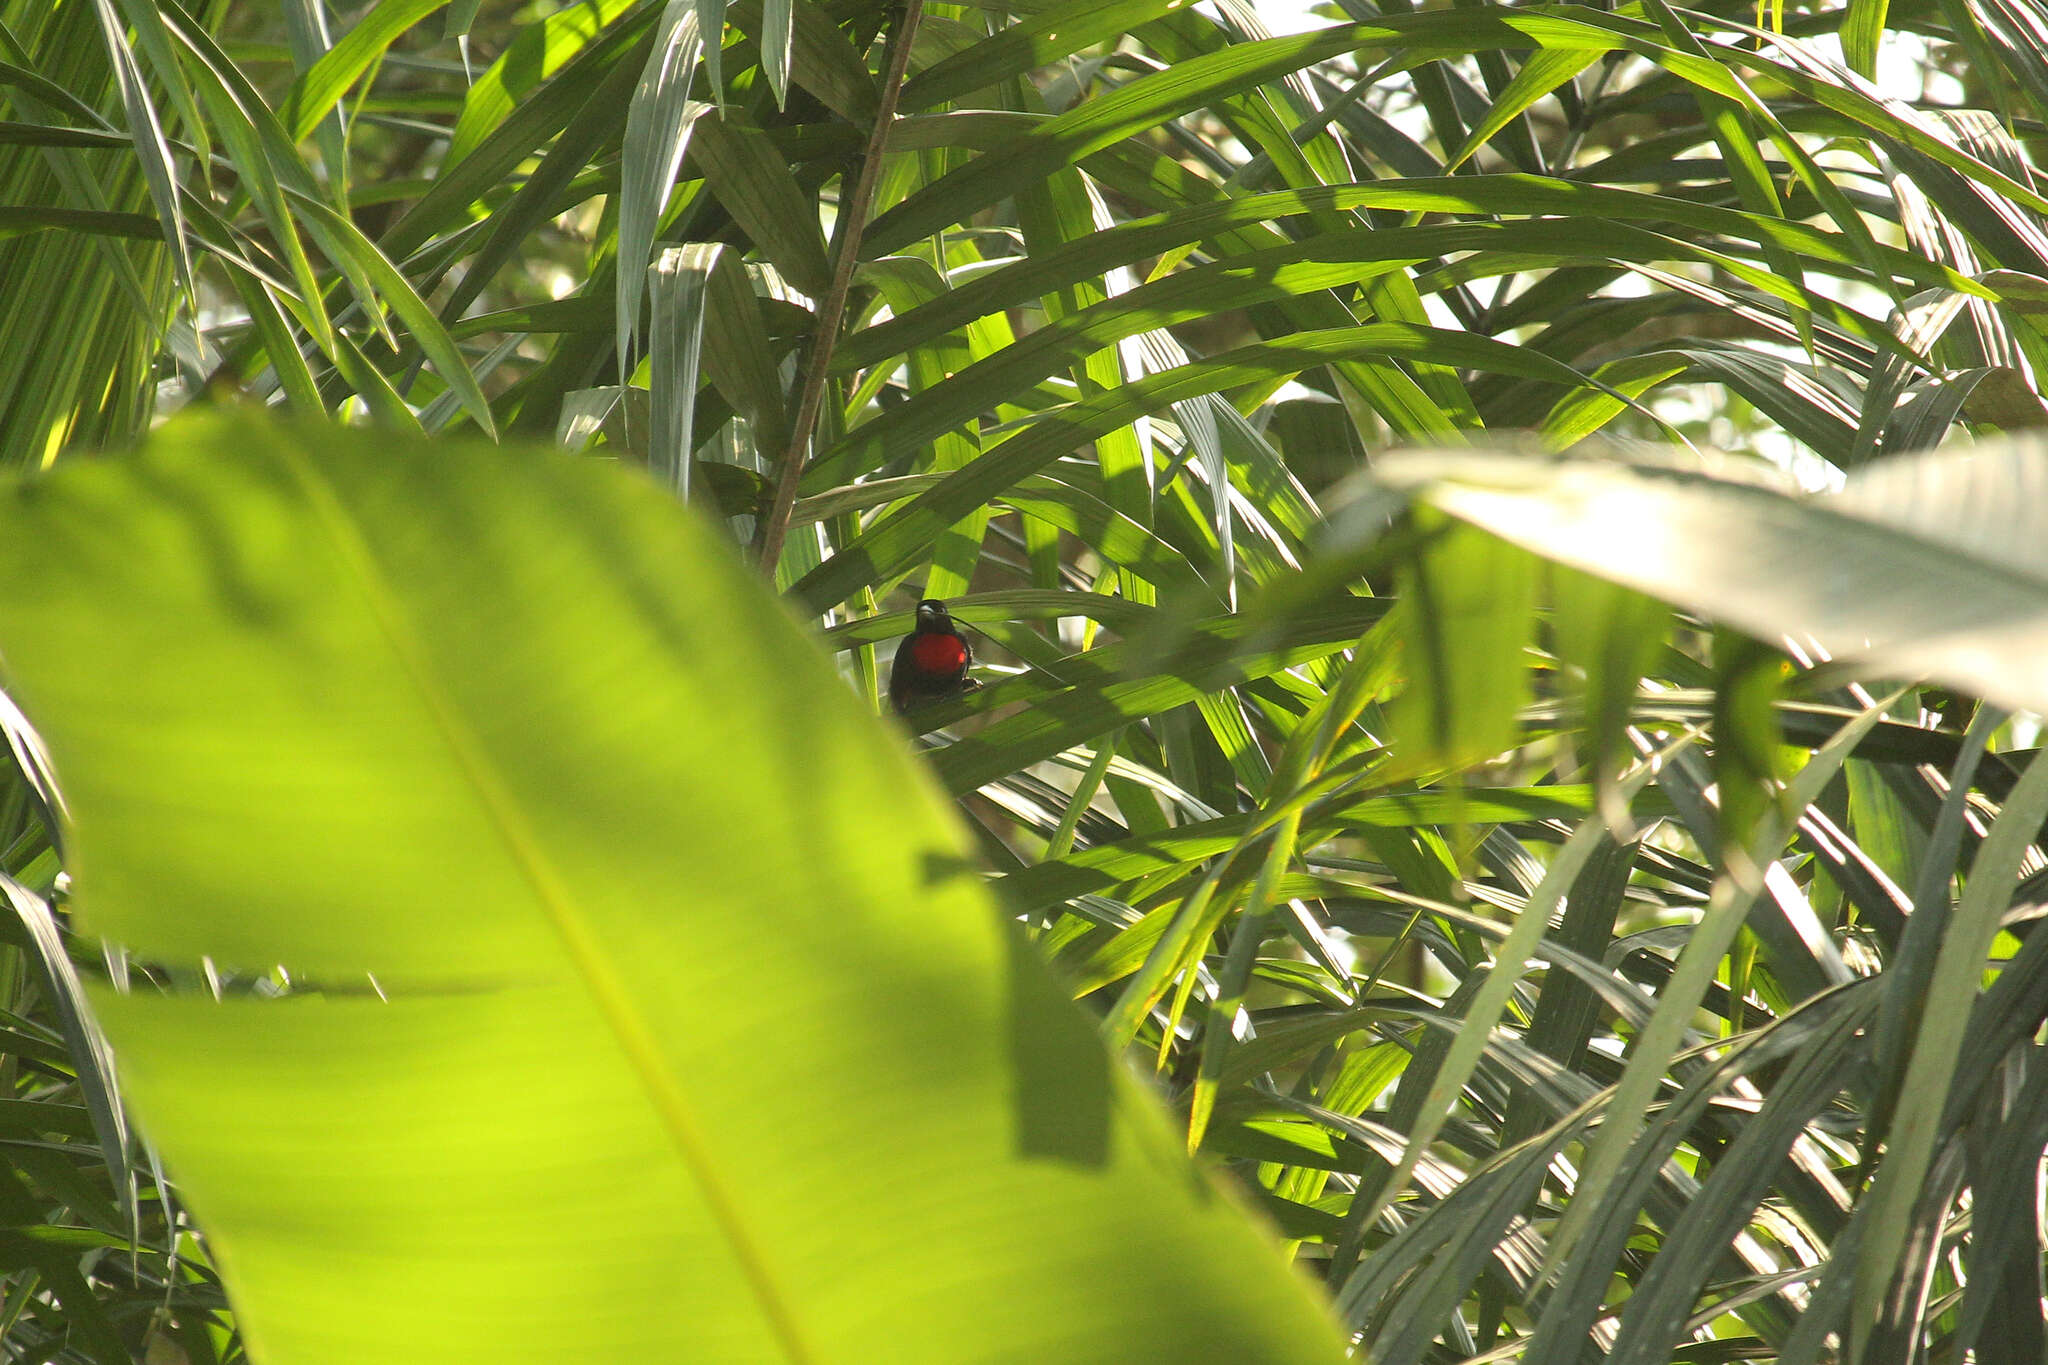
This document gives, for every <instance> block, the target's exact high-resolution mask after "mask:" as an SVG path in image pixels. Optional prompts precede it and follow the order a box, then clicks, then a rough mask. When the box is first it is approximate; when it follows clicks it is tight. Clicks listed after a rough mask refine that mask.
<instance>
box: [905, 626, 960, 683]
mask: <svg viewBox="0 0 2048 1365" xmlns="http://www.w3.org/2000/svg"><path fill="white" fill-rule="evenodd" d="M910 659H911V662H912V663H914V664H916V665H917V671H918V672H920V673H923V674H925V675H926V676H928V677H949V676H951V675H953V674H955V673H958V672H959V671H960V670H961V669H963V668H965V667H967V643H966V642H965V641H964V640H962V639H961V638H960V637H959V636H957V635H920V636H918V637H917V638H915V639H914V640H912V641H911V642H910Z"/></svg>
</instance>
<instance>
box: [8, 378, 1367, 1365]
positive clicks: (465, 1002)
mask: <svg viewBox="0 0 2048 1365" xmlns="http://www.w3.org/2000/svg"><path fill="white" fill-rule="evenodd" d="M0 651H4V656H5V659H6V682H7V685H8V687H9V690H10V693H11V694H12V695H14V696H15V697H16V698H17V699H18V700H19V701H20V703H21V704H22V706H23V708H24V709H25V710H26V711H27V712H28V714H29V715H30V717H31V718H32V720H33V721H34V723H35V724H36V725H37V726H38V727H39V729H40V731H41V733H42V735H43V737H44V739H45V740H46V741H47V743H48V747H49V750H50V753H51V754H52V756H53V758H54V762H55V767H56V770H57V771H58V772H59V774H60V775H61V780H62V782H63V784H64V792H65V796H66V799H67V801H68V805H69V810H70V823H69V826H68V828H67V831H66V833H67V838H66V845H67V855H68V856H69V857H70V859H71V862H72V870H73V873H74V876H75V879H76V882H75V890H76V896H75V904H76V906H77V910H78V914H79V915H80V916H81V918H82V920H83V922H85V923H86V924H88V925H89V926H90V927H91V928H92V929H93V930H95V931H97V932H99V933H101V934H104V935H107V936H109V937H110V938H113V939H116V940H118V941H120V942H122V943H124V944H126V945H128V947H129V948H130V949H131V950H132V952H134V953H135V954H136V955H138V956H140V957H142V958H143V959H145V960H150V961H156V962H161V963H166V964H170V965H171V966H173V967H178V968H194V969H196V967H197V966H198V964H199V962H200V961H201V960H202V959H206V960H211V961H212V962H215V963H218V964H220V965H221V967H222V968H224V969H227V970H229V971H231V972H232V971H235V970H243V971H247V970H265V969H267V968H269V966H270V965H271V964H278V963H282V964H284V965H285V966H286V968H287V969H288V971H289V973H290V980H291V981H292V982H293V983H295V984H294V987H293V989H292V990H291V991H290V992H289V993H288V994H286V995H285V996H284V997H283V998H279V999H270V998H264V997H263V996H262V995H258V994H248V993H235V992H231V993H230V994H229V997H228V998H227V999H225V1000H219V999H215V998H214V997H212V996H211V995H209V994H207V993H204V992H197V993H189V992H188V993H172V994H167V995H165V994H156V993H153V992H138V993H137V994H134V995H120V994H115V993H113V992H111V991H102V992H101V993H100V994H99V996H98V1000H97V1004H98V1006H99V1008H100V1009H101V1011H102V1013H103V1016H104V1019H105V1022H106V1024H107V1026H108V1029H109V1032H110V1034H111V1035H112V1037H113V1040H114V1044H115V1049H116V1054H117V1056H118V1057H119V1058H120V1061H121V1063H122V1066H123V1069H124V1077H125V1080H126V1081H127V1083H128V1084H129V1085H130V1086H131V1087H132V1092H133V1100H134V1103H135V1106H136V1109H137V1112H138V1114H139V1116H140V1118H141V1120H142V1122H143V1124H144V1125H145V1126H146V1128H147V1129H148V1131H149V1133H150V1134H151V1136H152V1137H153V1139H154V1140H155V1142H156V1143H157V1144H158V1146H159V1147H160V1148H161V1150H162V1151H163V1152H164V1154H165V1157H166V1159H167V1161H168V1163H169V1165H170V1168H171V1171H172V1172H173V1175H174V1177H175V1178H176V1179H177V1180H178V1181H179V1184H180V1188H181V1190H182V1191H183V1194H184V1196H185V1197H186V1199H187V1200H188V1201H189V1203H190V1205H191V1206H192V1207H193V1208H194V1209H195V1210H196V1211H197V1213H198V1215H199V1216H200V1217H201V1218H202V1219H204V1220H205V1223H206V1225H207V1227H208V1229H209V1235H210V1237H211V1238H212V1240H213V1245H214V1246H215V1247H216V1248H217V1250H218V1253H219V1255H220V1258H221V1261H222V1263H223V1264H224V1265H225V1266H226V1267H227V1268H228V1272H229V1276H230V1285H231V1287H232V1289H233V1292H234V1296H235V1302H236V1306H237V1323H238V1325H239V1327H240V1328H241V1331H242V1333H243V1335H244V1338H245V1339H246V1341H247V1343H248V1346H249V1350H250V1353H251V1355H252V1357H254V1358H255V1359H258V1360H261V1361H263V1362H265V1365H300V1363H301V1362H316V1361H318V1362H328V1361H333V1362H342V1361H350V1362H354V1361H362V1360H366V1359H378V1358H384V1357H386V1356H388V1355H389V1353H390V1351H391V1350H392V1349H393V1347H392V1343H394V1342H402V1343H404V1350H405V1351H406V1353H407V1354H417V1355H418V1356H420V1357H421V1358H423V1359H424V1358H431V1359H435V1360H443V1361H450V1362H463V1361H478V1362H481V1361H502V1360H507V1359H514V1358H521V1357H527V1358H532V1357H533V1356H534V1353H535V1352H536V1351H538V1352H540V1353H541V1354H542V1355H545V1357H546V1358H547V1359H549V1360H554V1361H592V1362H595V1361H601V1360H602V1361H611V1360H622V1359H637V1360H653V1359H683V1358H706V1359H727V1360H742V1359H744V1360H791V1361H866V1360H881V1359H889V1360H902V1361H920V1360H931V1361H946V1362H954V1361H974V1360H988V1361H994V1360H1011V1359H1017V1358H1020V1356H1021V1357H1025V1358H1030V1359H1039V1360H1057V1361H1062V1362H1065V1361H1103V1362H1110V1361H1117V1362H1121V1361H1129V1360H1133V1359H1143V1358H1151V1357H1154V1356H1159V1355H1161V1354H1162V1353H1163V1355H1164V1356H1165V1357H1169V1358H1172V1359H1177V1360H1210V1361H1217V1362H1241V1361H1270V1362H1275V1365H1280V1363H1281V1362H1286V1363H1288V1365H1292V1363H1293V1362H1300V1361H1311V1360H1330V1361H1333V1362H1334V1361H1336V1360H1337V1359H1339V1358H1340V1356H1341V1346H1340V1343H1339V1341H1338V1340H1337V1338H1336V1336H1335V1334H1334V1333H1333V1332H1332V1330H1331V1328H1330V1327H1329V1325H1328V1323H1327V1319H1326V1317H1325V1315H1324V1314H1323V1313H1322V1312H1321V1311H1320V1310H1319V1309H1317V1308H1316V1307H1315V1305H1314V1304H1313V1302H1312V1301H1311V1300H1310V1298H1309V1296H1308V1295H1307V1294H1306V1293H1305V1292H1304V1290H1303V1288H1302V1286H1301V1285H1300V1284H1298V1283H1297V1282H1295V1281H1293V1280H1292V1279H1291V1277H1290V1276H1289V1274H1288V1273H1287V1272H1286V1271H1285V1270H1284V1268H1283V1267H1282V1266H1281V1265H1280V1263H1279V1261H1278V1260H1277V1258H1276V1257H1275V1256H1274V1255H1273V1254H1272V1252H1271V1251H1270V1250H1268V1249H1267V1248H1266V1247H1264V1246H1263V1245H1262V1244H1261V1242H1260V1239H1259V1238H1258V1237H1257V1236H1255V1235H1254V1234H1253V1233H1252V1232H1251V1231H1250V1230H1249V1228H1248V1227H1247V1225H1246V1223H1245V1221H1244V1217H1243V1215H1242V1214H1241V1213H1240V1212H1239V1211H1238V1210H1237V1208H1236V1207H1235V1206H1234V1204H1233V1203H1232V1201H1230V1200H1229V1199H1226V1198H1221V1197H1219V1194H1218V1191H1216V1190H1215V1189H1213V1188H1212V1187H1209V1186H1208V1185H1207V1184H1206V1183H1205V1182H1203V1181H1202V1179H1201V1178H1200V1177H1199V1176H1197V1175H1196V1173H1195V1172H1194V1171H1193V1170H1192V1169H1191V1168H1190V1167H1189V1166H1188V1165H1187V1164H1186V1162H1185V1161H1184V1159H1182V1158H1181V1157H1180V1156H1179V1155H1178V1154H1177V1153H1176V1152H1175V1151H1174V1140H1173V1138H1172V1137H1171V1135H1170V1134H1169V1132H1168V1130H1167V1129H1166V1127H1165V1125H1164V1123H1163V1122H1162V1119H1161V1116H1160V1115H1159V1114H1158V1113H1157V1111H1156V1110H1155V1109H1154V1108H1153V1107H1152V1103H1151V1101H1150V1100H1149V1099H1147V1098H1146V1097H1145V1096H1143V1095H1142V1094H1141V1093H1140V1092H1139V1091H1138V1090H1137V1089H1136V1087H1135V1086H1133V1085H1132V1084H1130V1083H1129V1082H1127V1081H1125V1080H1123V1079H1122V1078H1121V1076H1120V1074H1119V1073H1118V1072H1117V1071H1116V1070H1115V1069H1114V1068H1113V1067H1112V1066H1111V1065H1110V1063H1109V1059H1108V1057H1107V1056H1106V1054H1105V1053H1104V1051H1103V1049H1102V1047H1101V1044H1100V1043H1099V1041H1097V1040H1096V1039H1095V1037H1094V1036H1093V1035H1092V1033H1091V1030H1090V1029H1089V1027H1088V1026H1087V1024H1086V1023H1085V1022H1084V1021H1083V1019H1082V1018H1081V1016H1080V1015H1079V1014H1078V1013H1076V1012H1074V1011H1073V1009H1072V1007H1071V1006H1069V1005H1068V1004H1066V1003H1065V1002H1064V1001H1062V1000H1061V999H1060V998H1059V992H1058V991H1057V990H1056V989H1055V988H1054V987H1053V985H1052V983H1051V980H1050V977H1049V976H1048V975H1047V974H1046V972H1045V971H1044V969H1043V968H1042V966H1041V965H1040V964H1039V963H1038V962H1037V961H1036V960H1035V958H1034V957H1033V956H1032V954H1031V953H1030V952H1029V951H1028V950H1027V949H1026V948H1025V947H1024V945H1023V944H1022V943H1021V942H1020V941H1019V940H1017V939H1015V938H1014V937H1013V936H1012V934H1011V932H1010V930H1009V929H1008V927H1007V926H1005V925H1004V924H1003V923H1002V922H1001V920H1000V919H999V918H998V917H997V915H996V914H995V913H994V909H993V906H992V905H991V904H990V902H989V900H988V897H987V895H986V893H985V892H984V891H983V890H982V889H981V885H980V881H979V879H978V878H977V877H976V876H975V875H974V874H973V872H972V871H971V869H970V867H969V865H968V864H967V862H966V861H965V859H964V858H963V857H962V850H961V845H960V843H959V836H958V834H957V833H956V832H955V830H954V828H953V827H952V826H951V824H950V823H949V821H948V819H947V816H946V812H945V810H944V807H943V805H942V803H941V801H940V799H939V797H938V795H937V793H936V791H935V790H934V789H933V788H932V787H931V786H930V784H929V780H928V779H927V778H925V777H923V776H921V775H920V774H919V773H918V771H917V770H916V768H915V766H914V765H913V764H912V763H911V761H910V759H909V756H908V755H907V754H906V753H905V752H904V751H903V749H902V747H901V742H900V737H899V736H897V735H895V734H893V733H892V732H891V731H889V730H888V729H886V728H884V727H882V726H880V725H878V724H877V723H876V722H875V721H874V720H873V719H872V718H870V717H868V716H866V715H864V714H863V713H862V711H861V710H860V708H859V707H858V706H857V705H856V703H855V702H854V701H853V700H852V698H850V697H849V696H847V694H846V693H845V691H844V690H843V687H842V685H841V684H840V682H839V681H838V679H837V678H836V677H835V676H834V674H833V672H832V670H831V669H830V667H829V666H828V665H827V663H826V661H825V660H824V658H823V657H822V656H821V655H820V654H819V652H818V651H817V649H816V647H815V646H814V645H813V644H811V643H809V642H807V641H805V640H804V639H803V638H802V636H801V635H800V633H799V632H798V631H797V630H796V629H795V628H794V626H793V625H792V623H790V622H789V620H788V619H787V618H786V617H784V616H783V615H782V614H781V612H780V610H779V608H778V607H777V606H776V605H775V603H774V602H773V601H772V600H770V598H769V596H768V594H767V593H766V592H765V590H764V589H763V588H762V587H761V585H760V584H759V583H758V582H756V581H755V580H754V579H753V578H752V577H751V575H749V574H748V573H746V572H745V571H744V570H743V569H742V568H741V566H740V565H739V564H738V563H737V561H736V560H735V559H733V558H732V557H731V556H730V555H729V554H728V553H727V552H726V551H724V550H722V549H720V548H718V547H717V544H716V538H715V537H714V536H712V535H711V534H709V533H707V532H706V531H704V530H702V529H699V528H697V527H695V526H694V525H693V524H692V523H691V522H690V521H689V519H688V516H687V514H686V513H685V512H684V511H682V510H680V509H678V508H677V507H676V506H675V505H674V504H673V502H672V501H671V500H669V499H668V498H666V497H665V496H664V495H663V494H661V493H660V492H659V490H657V489H656V488H654V487H653V486H651V485H650V484H648V483H646V482H644V481H642V480H639V479H637V478H636V477H633V476H629V475H624V474H621V473H620V472H619V471H617V470H615V469H612V468H608V467H606V466H604V465H602V464H599V463H596V462H588V461H577V460H572V459H570V458H568V457H565V456H560V455H549V454H538V453H530V452H523V451H498V450H495V449H490V448H485V447H478V446H464V445H459V444H455V443H448V442H442V443H428V442H425V441H419V440H408V439H404V438H401V437H398V436H396V435H394V434H391V433H370V432H362V431H348V430H341V429H334V428H313V427H307V428H274V427H270V426H267V425H265V424H262V423H259V422H257V421H255V420H253V419H252V418H249V417H246V416H242V415H238V414H234V413H220V412H216V413H212V414H208V415H205V416H203V417H195V418H192V419H188V420H186V421H183V422H180V423H177V424H175V425H173V426H172V427H170V428H168V429H166V430H165V431H163V432H162V433H160V434H159V435H158V436H157V437H156V438H155V439H154V440H153V441H152V442H151V443H150V445H149V446H147V447H146V448H145V449H144V450H143V451H142V452H140V453H139V454H138V455H135V456H132V457H129V458H125V459H118V460H102V461H92V462H77V463H72V464H67V465H65V466H63V467H62V468H60V469H59V470H57V471H56V472H55V473H53V474H51V475H49V476H47V477H44V478H39V479H34V480H28V481H19V482H16V483H13V484H10V485H6V486H5V487H4V488H0ZM798 849H801V850H805V856H787V857H785V856H783V854H782V852H781V851H782V850H798ZM736 935H738V936H742V937H743V940H744V948H743V952H744V956H745V958H746V961H747V962H748V964H749V965H748V969H747V970H745V971H739V972H735V971H733V970H732V967H733V964H734V962H735V961H736V960H737V959H736V958H735V957H734V956H733V954H732V953H731V952H728V951H727V950H726V949H725V948H724V947H722V946H720V945H721V944H734V945H735V946H737V943H738V940H736V939H735V936H736ZM764 971H765V972H769V973H772V974H773V975H774V977H775V979H776V981H777V990H776V992H775V997H774V1000H773V1002H772V1006H773V1007H772V1008H771V1009H766V1010H764V1009H762V1008H761V1006H762V1005H763V1004H764V1003H767V1002H765V1001H764V999H763V998H762V997H761V996H760V995H759V992H758V975H757V974H758V973H759V972H764ZM543 1076H544V1077H547V1078H548V1080H547V1084H545V1085H541V1084H536V1083H535V1082H536V1079H537V1078H539V1077H543ZM536 1286H548V1292H545V1293H537V1292H536ZM1027 1286H1028V1291H1029V1292H1021V1291H1022V1290H1023V1289H1024V1288H1025V1287H1027ZM593 1303H602V1304H603V1305H604V1309H603V1311H601V1312H592V1311H591V1305H592V1304H593ZM1134 1305H1147V1306H1148V1309H1153V1310H1161V1311H1145V1312H1134V1311H1133V1308H1134Z"/></svg>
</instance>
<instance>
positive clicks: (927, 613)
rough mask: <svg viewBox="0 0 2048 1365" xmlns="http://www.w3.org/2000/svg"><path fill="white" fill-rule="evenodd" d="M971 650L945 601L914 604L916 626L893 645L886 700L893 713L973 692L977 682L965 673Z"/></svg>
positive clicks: (971, 656) (972, 655)
mask: <svg viewBox="0 0 2048 1365" xmlns="http://www.w3.org/2000/svg"><path fill="white" fill-rule="evenodd" d="M973 664H974V651H973V650H971V649H969V648H968V647H967V641H966V640H965V639H964V638H962V636H961V634H960V632H959V631H957V630H955V629H954V628H953V618H952V617H951V616H949V615H947V613H946V604H945V603H944V602H939V601H935V600H934V599H932V598H929V597H927V598H926V599H925V600H924V601H922V602H919V603H918V604H917V626H916V628H915V629H914V630H912V631H911V632H910V634H908V635H906V636H904V637H903V642H902V643H901V644H899V645H897V646H896V662H895V663H894V665H892V666H891V667H890V669H889V703H890V705H892V706H894V707H895V708H896V714H897V715H899V716H901V715H907V714H909V713H910V712H911V711H914V710H916V709H917V708H918V707H920V706H928V705H930V704H931V703H932V702H935V701H948V700H950V699H952V698H954V697H959V696H965V695H966V694H967V693H969V692H973V691H976V690H977V689H979V688H980V686H981V684H980V683H979V682H976V681H975V680H974V679H973V678H970V677H968V676H967V670H968V669H969V668H970V667H972V666H973Z"/></svg>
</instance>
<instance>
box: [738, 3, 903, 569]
mask: <svg viewBox="0 0 2048 1365" xmlns="http://www.w3.org/2000/svg"><path fill="white" fill-rule="evenodd" d="M923 14H924V0H905V3H904V7H903V12H902V13H901V15H899V16H898V18H897V20H896V27H895V31H894V32H893V33H891V34H890V36H889V69H888V74H887V75H886V76H885V77H884V78H883V81H882V98H881V101H880V103H879V104H877V105H876V107H875V126H874V128H873V130H872V131H871V132H870V133H869V134H868V145H867V150H866V152H865V153H864V154H863V155H862V157H861V165H860V179H859V180H858V181H856V182H855V184H854V189H853V198H852V201H851V202H848V201H846V200H844V199H842V200H841V201H840V205H839V224H838V228H837V230H836V231H835V232H834V233H833V236H834V237H835V238H836V239H837V240H836V242H835V246H836V250H835V251H834V253H833V261H832V282H831V285H830V287H829V288H827V289H826V291H825V297H824V298H822V299H820V300H819V301H818V328H817V331H816V333H815V334H813V336H812V338H811V349H810V354H809V355H808V356H806V357H805V359H804V373H803V386H802V388H801V389H800V390H799V391H798V394H797V404H796V419H795V421H794V422H792V423H791V425H790V433H789V448H788V450H786V451H785V452H784V453H783V456H782V464H781V465H780V467H779V468H778V469H777V470H776V477H775V500H774V502H773V503H771V504H770V506H769V509H768V515H767V516H766V517H764V518H763V519H762V520H761V522H760V523H759V524H758V525H757V526H756V527H755V528H754V547H753V548H754V552H755V556H756V559H757V562H758V563H759V564H760V566H761V570H762V572H763V573H766V574H769V575H771V576H772V575H773V574H774V572H775V566H776V564H777V563H778V562H780V560H781V558H782V542H783V538H784V537H785V536H787V535H788V533H789V518H790V513H791V511H792V510H794V508H795V506H796V486H797V481H798V480H799V479H801V478H802V477H803V472H804V462H805V460H806V459H807V457H808V456H809V454H810V446H811V434H812V432H814V431H815V430H817V426H818V412H819V409H820V408H822V407H823V406H824V403H825V380H826V376H827V374H828V373H829V372H830V370H831V368H832V350H833V348H834V347H835V346H836V345H837V344H838V342H839V324H840V322H841V320H842V319H843V318H844V317H845V316H846V296H847V294H848V293H849V292H851V290H852V288H853V268H854V266H855V265H857V264H859V262H860V239H861V234H862V232H864V231H865V230H866V228H867V221H868V211H869V209H870V208H871V207H872V206H873V204H874V198H875V182H876V181H877V180H878V179H880V178H881V170H882V152H883V150H884V144H885V143H887V142H888V140H889V128H890V125H892V124H893V123H895V121H896V101H897V98H898V96H899V95H901V93H902V91H903V78H904V76H905V74H906V73H907V72H908V71H909V70H910V44H911V40H912V39H913V38H915V37H916V36H917V21H918V20H919V18H921V17H922V16H923Z"/></svg>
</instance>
